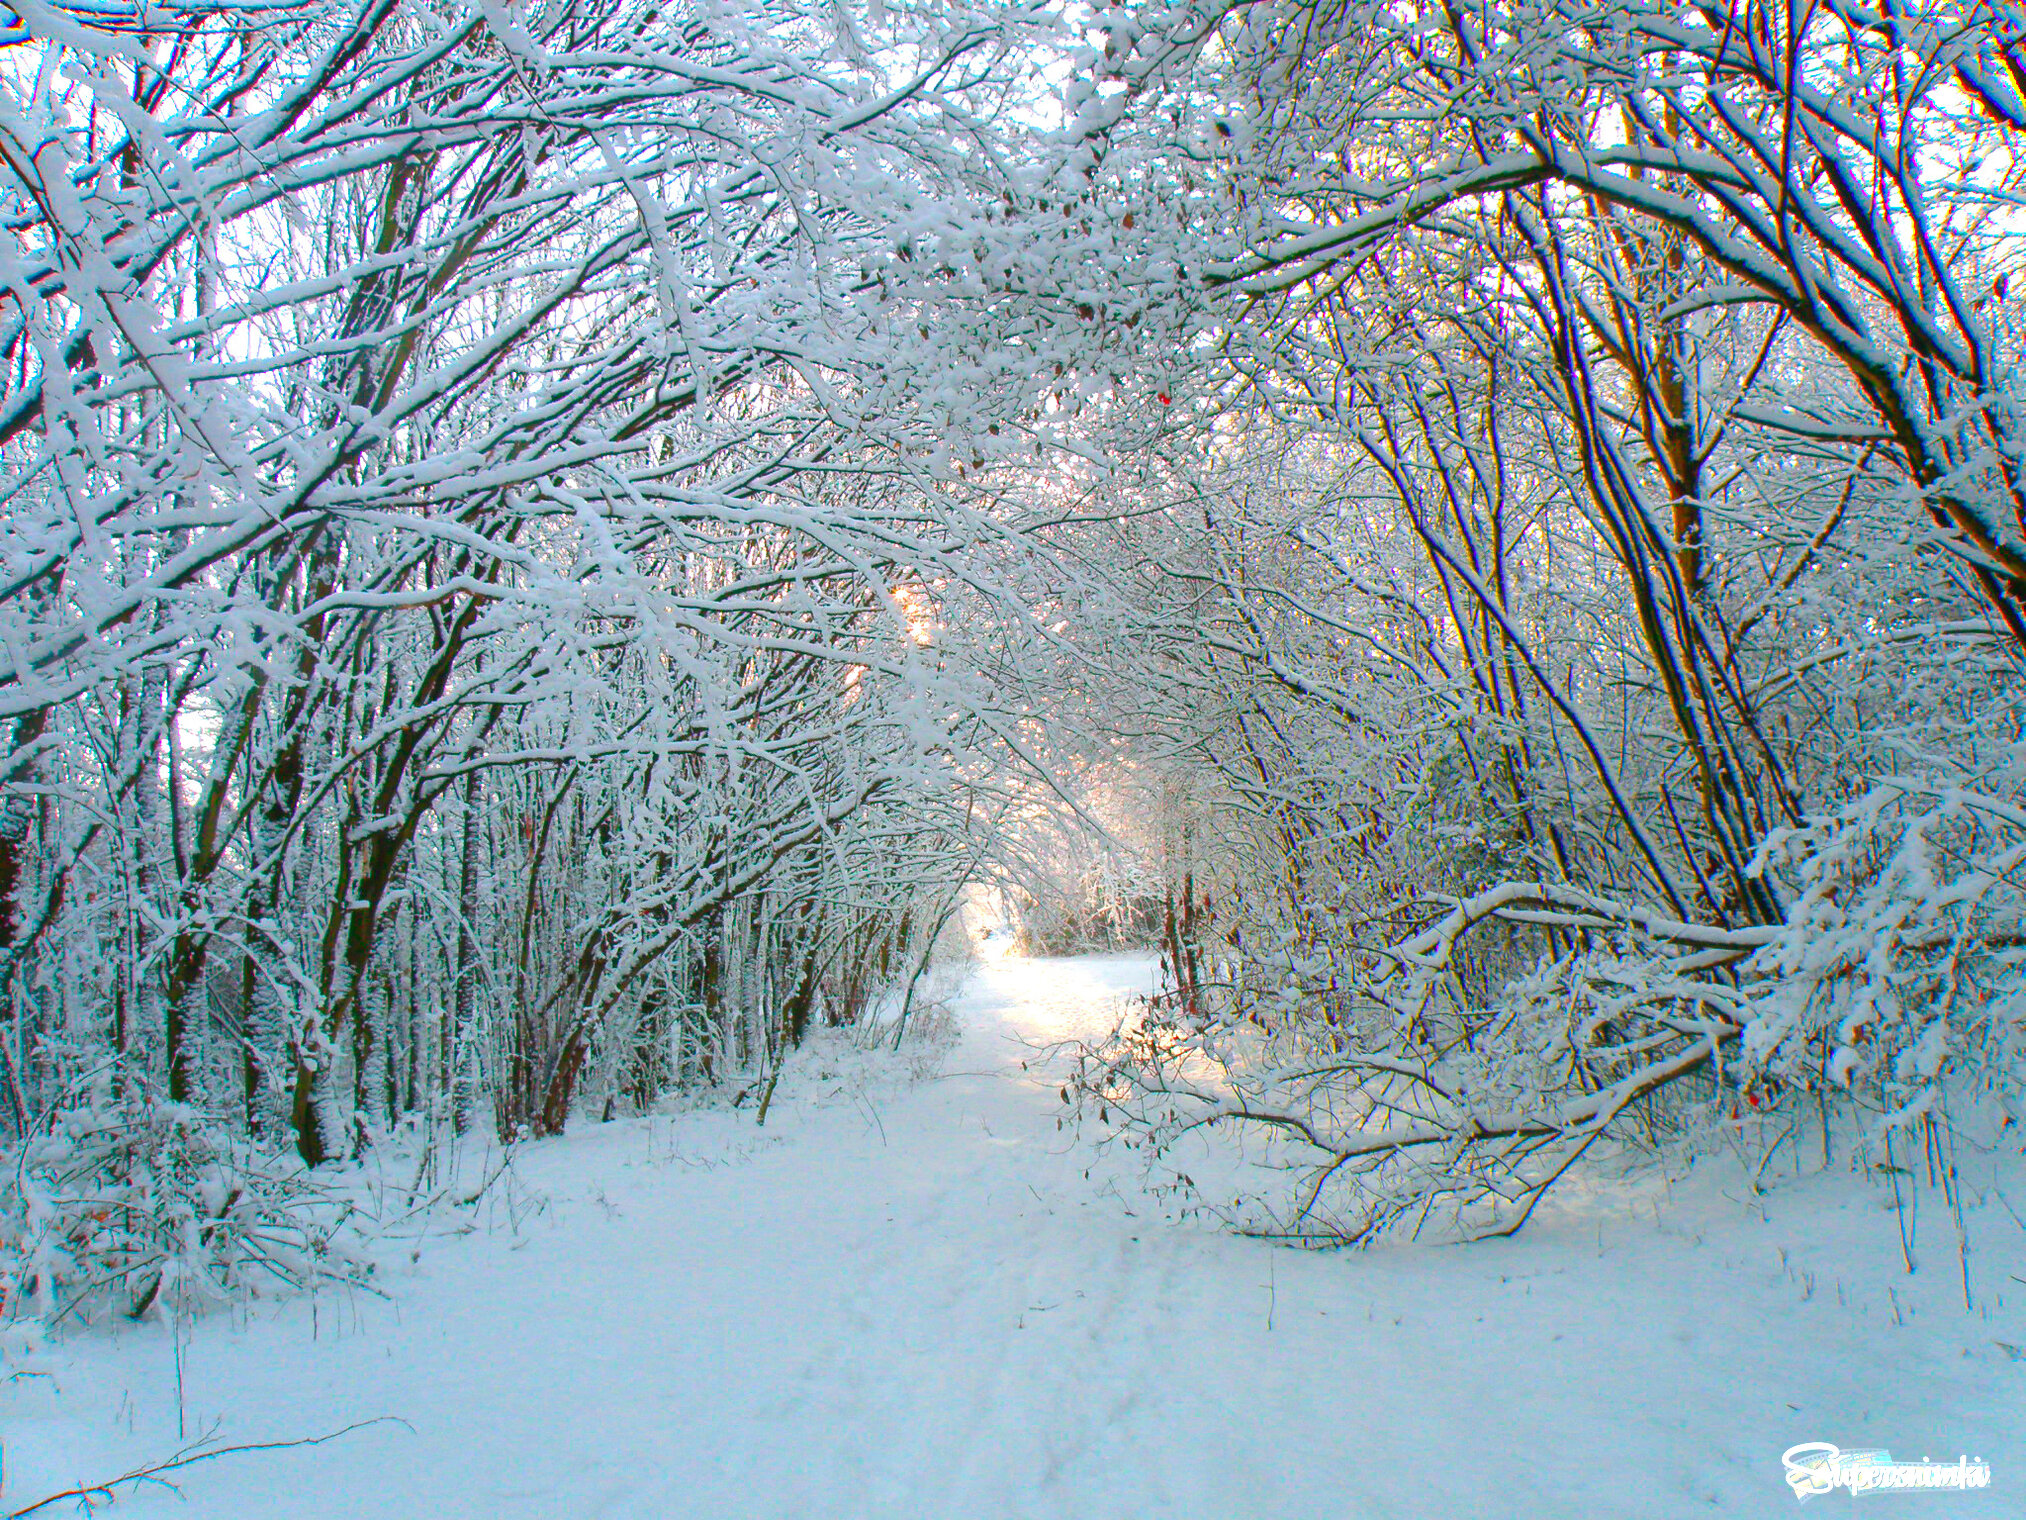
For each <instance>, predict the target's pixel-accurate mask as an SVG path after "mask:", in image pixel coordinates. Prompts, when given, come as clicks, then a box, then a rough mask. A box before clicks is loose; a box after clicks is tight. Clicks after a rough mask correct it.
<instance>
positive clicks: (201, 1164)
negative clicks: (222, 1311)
mask: <svg viewBox="0 0 2026 1520" xmlns="http://www.w3.org/2000/svg"><path fill="white" fill-rule="evenodd" d="M4 1164H5V1169H4V1171H0V1328H6V1327H19V1326H23V1325H30V1324H35V1323H40V1324H47V1325H54V1324H56V1323H57V1322H59V1321H62V1320H65V1319H67V1318H78V1319H86V1320H88V1319H92V1318H96V1317H98V1316H100V1315H103V1314H105V1313H108V1312H116V1313H124V1314H126V1315H129V1316H131V1317H134V1318H140V1317H142V1316H145V1315H148V1314H162V1315H182V1314H190V1313H196V1312H201V1311H202V1310H203V1309H205V1308H208V1307H212V1306H215V1305H218V1304H222V1303H225V1302H228V1301H231V1300H233V1299H235V1298H238V1297H241V1296H243V1295H247V1294H256V1293H259V1292H262V1291H264V1290H268V1289H277V1288H278V1289H302V1288H308V1287H313V1286H315V1285H317V1284H319V1283H322V1282H327V1281H342V1282H348V1283H363V1282H364V1281H365V1279H366V1277H367V1275H368V1274H369V1272H370V1270H371V1269H370V1263H369V1262H368V1261H367V1260H366V1258H365V1256H364V1254H363V1250H362V1246H363V1241H362V1239H361V1237H360V1235H359V1233H358V1232H357V1231H356V1230H355V1229H354V1228H353V1227H352V1224H351V1220H350V1216H351V1206H350V1205H349V1204H348V1203H346V1202H345V1201H343V1200H342V1199H340V1198H338V1197H337V1196H335V1195H334V1194H332V1193H331V1192H330V1191H328V1190H327V1189H325V1188H323V1187H321V1186H319V1185H318V1184H317V1183H316V1182H315V1180H314V1179H313V1178H312V1177H311V1176H310V1174H309V1173H308V1172H307V1171H306V1170H305V1168H304V1167H303V1165H302V1163H301V1162H300V1161H299V1160H297V1159H296V1158H295V1157H293V1156H276V1155H272V1154H269V1153H267V1152H264V1151H262V1150H260V1149H259V1148H258V1147H256V1146H255V1145H254V1144H253V1143H252V1142H249V1141H247V1140H244V1139H240V1138H238V1137H235V1136H233V1135H231V1134H229V1133H227V1132H226V1131H224V1130H223V1129H222V1128H220V1127H219V1126H217V1125H215V1124H213V1123H211V1122H209V1121H208V1120H207V1119H206V1117H205V1116H204V1115H203V1114H202V1113H201V1112H199V1111H198V1110H197V1109H195V1108H192V1107H191V1106H189V1105H187V1104H182V1103H171V1102H168V1101H167V1100H165V1099H163V1098H161V1097H160V1096H159V1095H158V1094H156V1093H154V1092H153V1091H151V1090H149V1089H148V1088H147V1087H146V1086H144V1085H143V1084H141V1083H139V1082H137V1081H135V1080H133V1079H131V1078H129V1079H128V1080H127V1081H126V1082H125V1084H124V1085H123V1086H122V1088H121V1090H119V1091H118V1092H115V1091H114V1090H113V1088H112V1085H111V1083H110V1081H109V1080H108V1079H104V1078H101V1079H100V1080H99V1081H98V1082H97V1083H96V1084H95V1085H94V1086H93V1087H92V1088H91V1089H89V1090H88V1091H87V1092H85V1093H83V1094H82V1095H80V1096H78V1097H76V1098H75V1099H74V1100H73V1101H71V1102H70V1103H68V1104H66V1105H65V1106H64V1107H62V1108H61V1109H59V1110H58V1111H57V1112H56V1114H55V1115H54V1116H53V1118H52V1119H51V1120H50V1122H49V1123H48V1124H47V1125H46V1126H44V1127H43V1128H42V1129H41V1130H40V1131H39V1132H37V1133H35V1134H33V1135H31V1136H30V1138H29V1139H28V1140H27V1141H26V1142H25V1143H24V1144H22V1145H20V1146H18V1147H16V1148H15V1150H14V1152H13V1154H11V1155H8V1156H6V1157H5V1163H4ZM17 1339H23V1338H21V1337H17ZM24 1343H25V1340H24Z"/></svg>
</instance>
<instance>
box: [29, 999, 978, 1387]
mask: <svg viewBox="0 0 2026 1520" xmlns="http://www.w3.org/2000/svg"><path fill="white" fill-rule="evenodd" d="M954 1038H955V1033H954V1024H953V1021H952V1018H951V1014H950V1011H949V1008H948V1005H947V1003H946V1002H943V1001H941V1000H939V999H936V998H925V999H923V1000H922V1001H921V1003H920V1005H919V1006H917V1007H916V1008H914V1009H912V1010H911V1011H910V1017H909V1020H908V1023H907V1027H906V1028H905V1030H904V1031H901V1032H900V1037H899V1038H898V1039H896V1038H895V1030H894V1028H893V1026H892V1024H891V1022H888V1023H885V1024H880V1023H877V1022H872V1023H868V1025H867V1026H866V1028H864V1029H863V1030H853V1029H824V1030H818V1031H815V1032H814V1033H813V1034H812V1035H811V1037H810V1038H809V1040H808V1042H807V1044H806V1045H805V1046H804V1047H803V1048H802V1049H801V1050H799V1051H796V1052H794V1053H792V1054H791V1056H790V1057H789V1059H788V1060H787V1061H786V1062H784V1063H782V1064H781V1065H780V1066H779V1067H778V1068H771V1069H767V1070H762V1071H758V1072H749V1073H747V1074H745V1075H744V1076H742V1077H739V1078H737V1079H734V1080H727V1081H721V1082H719V1083H717V1084H715V1085H713V1086H710V1087H706V1088H702V1089H699V1090H696V1091H691V1092H682V1093H675V1094H671V1095H669V1096H668V1097H667V1098H666V1099H665V1100H664V1101H663V1102H662V1103H661V1104H660V1105H658V1107H657V1109H656V1112H655V1114H653V1115H651V1116H649V1117H648V1119H647V1121H646V1122H647V1124H648V1126H649V1130H650V1133H658V1132H660V1130H665V1129H667V1128H668V1127H669V1121H672V1120H673V1119H674V1118H676V1117H678V1116H683V1115H690V1116H704V1115H709V1114H712V1113H721V1114H723V1115H725V1116H726V1118H727V1119H728V1120H730V1121H732V1122H735V1123H736V1124H737V1125H738V1126H739V1127H741V1128H745V1127H748V1126H752V1125H753V1116H754V1115H756V1114H761V1110H762V1106H763V1105H771V1104H772V1103H775V1102H784V1101H793V1102H797V1103H803V1104H814V1105H817V1106H827V1105H832V1104H845V1105H858V1106H867V1105H870V1104H872V1103H876V1102H878V1101H883V1100H885V1099H887V1098H890V1097H891V1096H892V1095H893V1093H894V1092H896V1091H898V1090H900V1089H901V1088H903V1087H905V1086H906V1085H907V1084H908V1083H910V1082H913V1081H918V1080H921V1079H923V1078H925V1077H928V1076H931V1075H933V1074H934V1073H935V1072H936V1071H937V1070H938V1069H939V1068H940V1066H941V1064H942V1062H943V1060H944V1059H945V1058H946V1056H947V1053H948V1051H949V1049H950V1045H951V1042H952V1041H953V1040H954ZM777 1087H778V1088H779V1089H780V1091H778V1092H777V1091H776V1089H777ZM868 1111H871V1110H870V1109H869V1108H868ZM584 1122H588V1121H584ZM761 1124H764V1115H763V1114H762V1115H761ZM758 1136H759V1130H758V1128H755V1129H754V1133H753V1137H754V1138H757V1137H758ZM667 1159H669V1160H671V1161H677V1160H680V1159H681V1157H680V1156H679V1155H678V1154H677V1153H675V1152H673V1151H671V1153H670V1155H669V1157H668V1158H667ZM722 1159H723V1158H722V1157H719V1158H716V1160H713V1161H711V1162H709V1163H707V1164H717V1162H718V1161H721V1160H722ZM546 1206H547V1204H546V1200H545V1199H544V1198H543V1197H542V1196H541V1194H540V1193H539V1192H538V1191H531V1190H529V1189H528V1188H526V1187H525V1186H524V1185H523V1184H522V1182H521V1179H520V1177H519V1175H518V1173H517V1171H516V1169H515V1166H514V1151H513V1149H512V1148H508V1149H507V1150H505V1151H500V1150H498V1149H497V1148H496V1147H494V1146H493V1145H492V1144H491V1143H490V1141H489V1140H487V1139H486V1138H484V1137H482V1136H479V1135H467V1136H462V1137H460V1136H458V1135H455V1134H453V1133H450V1132H449V1130H448V1127H447V1126H443V1125H439V1126H435V1127H431V1126H428V1125H415V1126H409V1127H406V1128H404V1129H403V1130H402V1131H400V1132H398V1133H396V1134H394V1135H391V1136H388V1137H386V1138H385V1140H384V1141H383V1142H382V1143H381V1144H380V1145H378V1146H376V1147H375V1148H373V1149H372V1150H370V1151H368V1152H367V1153H366V1155H365V1156H364V1157H363V1158H361V1159H360V1160H359V1161H357V1162H354V1163H352V1164H351V1165H349V1166H346V1167H336V1168H334V1167H326V1168H321V1169H316V1170H311V1169H309V1168H307V1167H305V1166H304V1165H303V1164H302V1162H301V1160H300V1158H298V1157H297V1156H296V1155H295V1154H294V1153H293V1151H292V1150H288V1149H282V1150H274V1149H268V1148H263V1147H262V1146H260V1145H258V1144H257V1143H255V1142H254V1141H252V1140H249V1139H246V1138H245V1137H243V1136H241V1135H239V1134H236V1133H234V1132H233V1131H231V1130H230V1129H229V1128H227V1127H225V1126H221V1125H219V1124H216V1123H214V1122H212V1121H211V1120H210V1119H209V1118H208V1117H207V1116H206V1115H205V1114H204V1113H203V1112H202V1110H200V1109H199V1108H197V1107H194V1106H192V1105H190V1104H184V1103H172V1102H170V1101H169V1100H167V1099H166V1098H164V1097H162V1096H161V1095H160V1094H158V1093H155V1092H153V1091H152V1090H150V1089H149V1088H148V1087H147V1085H146V1084H144V1083H142V1082H139V1081H137V1080H133V1079H129V1080H128V1081H127V1082H126V1084H125V1085H124V1086H123V1087H122V1088H121V1089H120V1090H119V1091H118V1092H115V1091H114V1089H113V1084H112V1083H111V1081H110V1079H109V1078H101V1079H99V1080H98V1081H97V1082H96V1083H95V1084H93V1085H92V1086H91V1087H90V1088H89V1089H88V1090H87V1091H84V1092H82V1093H80V1094H78V1095H77V1096H76V1097H75V1098H74V1099H73V1100H72V1101H71V1102H69V1103H67V1104H65V1105H63V1106H62V1107H61V1108H59V1109H58V1110H57V1111H56V1112H55V1113H54V1114H53V1115H52V1116H51V1117H50V1119H49V1120H48V1122H47V1123H46V1124H45V1125H44V1126H42V1127H41V1128H40V1129H39V1130H38V1131H37V1132H36V1133H34V1134H33V1135H32V1136H31V1138H30V1139H29V1140H28V1141H27V1142H26V1143H25V1144H23V1145H20V1146H18V1147H15V1148H14V1149H13V1150H11V1151H10V1152H8V1153H6V1154H5V1155H4V1156H0V1373H5V1372H7V1371H11V1370H18V1369H19V1368H21V1367H23V1366H28V1367H33V1366H34V1365H36V1364H37V1355H38V1353H39V1352H40V1350H41V1348H42V1347H43V1345H44V1344H45V1342H46V1339H47V1337H48V1335H49V1334H50V1333H51V1332H52V1331H57V1330H61V1329H64V1328H67V1327H70V1326H76V1325H89V1324H92V1323H95V1322H98V1321H102V1320H104V1319H106V1318H107V1317H109V1316H122V1317H124V1318H126V1319H129V1320H146V1319H160V1320H164V1321H171V1322H181V1321H186V1320H188V1319H190V1318H191V1317H192V1316H196V1315H202V1314H205V1313H208V1312H212V1311H216V1310H219V1309H222V1308H228V1307H232V1306H237V1305H243V1304H245V1303H247V1302H248V1301H250V1300H254V1299H259V1298H272V1297H275V1296H278V1295H289V1294H297V1293H304V1292H315V1291H318V1290H320V1289H331V1288H335V1289H339V1290H341V1291H345V1292H354V1291H361V1290H363V1291H369V1292H371V1291H377V1290H376V1288H375V1278H376V1275H377V1274H378V1270H379V1268H380V1267H381V1266H382V1265H384V1264H385V1263H386V1262H388V1261H391V1260H396V1259H398V1258H399V1257H401V1256H403V1255H406V1256H407V1257H408V1258H409V1259H410V1260H411V1261H412V1260H413V1259H414V1258H415V1257H416V1256H417V1255H418V1254H419V1251H420V1246H419V1245H418V1244H417V1242H420V1241H422V1240H424V1239H426V1237H428V1236H429V1235H431V1234H439V1235H440V1234H448V1233H468V1232H471V1231H474V1230H477V1231H492V1230H504V1231H506V1232H507V1233H509V1234H513V1235H516V1236H517V1235H518V1234H519V1233H520V1231H521V1230H522V1229H523V1228H524V1227H525V1225H526V1223H527V1221H528V1220H529V1219H530V1218H531V1217H535V1216H539V1215H540V1214H541V1213H542V1212H543V1211H544V1209H545V1208H546Z"/></svg>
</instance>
